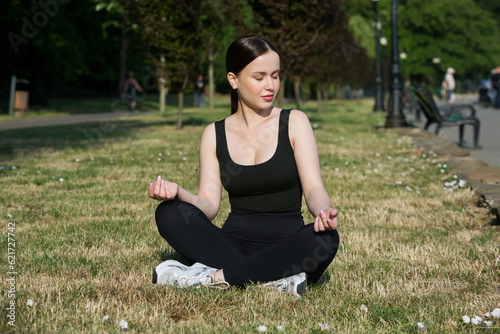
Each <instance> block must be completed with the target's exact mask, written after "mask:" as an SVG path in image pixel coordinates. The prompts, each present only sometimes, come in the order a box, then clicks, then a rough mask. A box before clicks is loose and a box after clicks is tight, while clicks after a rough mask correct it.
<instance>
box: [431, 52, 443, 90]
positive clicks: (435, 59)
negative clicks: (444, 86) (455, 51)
mask: <svg viewBox="0 0 500 334" xmlns="http://www.w3.org/2000/svg"><path fill="white" fill-rule="evenodd" d="M432 63H433V64H434V71H435V72H436V94H437V95H438V96H439V98H441V97H442V95H441V92H440V90H439V88H440V87H441V85H440V84H439V64H440V63H441V58H439V57H438V56H434V57H432Z"/></svg>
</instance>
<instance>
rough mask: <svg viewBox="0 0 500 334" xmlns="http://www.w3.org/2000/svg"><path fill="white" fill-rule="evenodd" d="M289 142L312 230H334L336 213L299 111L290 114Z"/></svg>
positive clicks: (306, 121)
mask: <svg viewBox="0 0 500 334" xmlns="http://www.w3.org/2000/svg"><path fill="white" fill-rule="evenodd" d="M289 131H290V140H291V143H292V146H293V149H294V154H295V161H296V163H297V169H298V171H299V177H300V182H301V185H302V190H303V191H304V198H305V200H306V204H307V207H308V209H309V211H310V212H311V214H312V215H313V216H314V217H316V219H315V231H317V232H318V231H324V230H332V229H335V228H337V213H338V212H337V210H336V209H334V208H332V207H331V202H330V197H329V195H328V193H327V192H326V190H325V187H324V186H323V180H322V179H321V170H320V164H319V156H318V148H317V144H316V138H315V137H314V132H313V130H312V127H311V124H310V122H309V119H308V118H307V116H306V115H305V114H304V113H303V112H301V111H299V110H292V112H291V113H290V130H289Z"/></svg>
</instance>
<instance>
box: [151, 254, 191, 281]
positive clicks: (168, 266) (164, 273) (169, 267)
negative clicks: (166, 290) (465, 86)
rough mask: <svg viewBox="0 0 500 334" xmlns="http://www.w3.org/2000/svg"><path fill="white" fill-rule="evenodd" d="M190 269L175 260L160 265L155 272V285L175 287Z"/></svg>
mask: <svg viewBox="0 0 500 334" xmlns="http://www.w3.org/2000/svg"><path fill="white" fill-rule="evenodd" d="M188 268H189V267H188V266H186V265H184V264H182V263H180V262H178V261H175V260H167V261H164V262H162V263H160V264H159V265H158V266H157V267H156V268H155V269H154V271H153V284H161V285H174V284H175V283H176V282H177V278H178V277H179V275H180V274H182V273H183V272H185V271H186V270H187V269H188Z"/></svg>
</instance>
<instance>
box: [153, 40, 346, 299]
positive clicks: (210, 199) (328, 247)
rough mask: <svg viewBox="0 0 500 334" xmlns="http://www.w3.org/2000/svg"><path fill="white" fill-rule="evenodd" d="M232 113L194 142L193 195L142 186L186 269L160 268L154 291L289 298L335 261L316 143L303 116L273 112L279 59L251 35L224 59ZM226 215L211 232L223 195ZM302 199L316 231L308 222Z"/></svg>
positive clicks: (157, 184)
mask: <svg viewBox="0 0 500 334" xmlns="http://www.w3.org/2000/svg"><path fill="white" fill-rule="evenodd" d="M226 70H227V79H228V81H229V84H230V85H231V87H232V92H231V115H230V116H228V117H227V118H225V119H223V120H220V121H217V122H215V123H212V124H210V125H208V126H207V127H206V128H205V129H204V131H203V134H202V137H201V143H200V153H199V154H200V180H199V188H198V192H197V194H193V193H191V192H189V191H187V190H185V189H183V188H181V187H180V186H179V185H178V184H177V183H174V182H172V180H168V181H167V180H163V179H162V178H161V177H160V176H158V178H157V180H155V181H154V182H153V183H151V184H150V185H149V189H148V194H149V196H150V197H151V198H153V199H156V200H159V201H161V203H160V205H159V206H158V207H157V209H156V223H157V226H158V230H159V232H160V235H161V236H162V237H163V238H165V240H166V241H167V242H168V243H169V244H170V245H171V246H172V247H173V248H174V249H175V250H176V251H177V252H179V253H180V254H182V255H183V256H184V257H185V258H186V260H187V261H189V262H190V263H194V264H193V265H192V266H190V267H189V266H186V265H184V264H181V263H179V262H178V261H174V260H167V261H165V262H163V263H161V264H159V265H158V266H157V267H156V268H155V270H154V273H153V283H157V284H168V285H177V286H180V287H185V286H213V287H222V288H226V287H229V286H245V285H247V284H250V283H261V284H263V285H266V286H271V287H276V288H278V289H283V290H286V291H289V292H291V293H292V294H293V295H295V296H296V297H298V296H299V294H300V293H302V292H304V291H305V288H306V285H307V282H308V281H309V282H317V281H318V280H319V278H320V277H321V275H322V274H323V273H324V271H325V270H326V268H327V267H328V265H329V264H330V263H331V262H332V260H333V258H334V257H335V254H336V253H337V249H338V245H339V236H338V233H337V230H336V229H337V224H338V221H337V214H338V211H337V210H336V209H334V208H332V205H331V202H330V197H329V195H328V194H327V192H326V190H325V188H324V186H323V181H322V179H321V174H320V164H319V157H318V150H317V145H316V139H315V137H314V133H313V129H312V127H311V124H310V122H309V119H308V118H307V116H306V115H305V114H304V113H303V112H301V111H300V110H285V109H280V108H276V107H273V106H272V104H273V101H274V98H275V97H276V95H277V93H278V90H279V87H280V79H279V75H280V57H279V55H278V53H277V51H276V49H275V48H274V46H273V45H272V44H271V43H269V42H268V41H266V40H264V39H262V38H260V37H257V36H244V37H240V38H238V39H237V40H236V41H234V42H233V43H232V44H231V45H230V47H229V48H228V50H227V54H226ZM223 187H224V188H225V190H226V191H227V192H228V194H229V201H230V204H231V213H230V214H229V216H228V217H227V219H226V220H225V222H224V224H223V226H222V228H219V227H217V226H215V225H214V224H213V223H212V220H213V219H214V218H215V217H216V215H217V213H218V211H219V208H220V204H221V195H222V188H223ZM302 195H304V198H305V202H306V204H307V207H308V209H309V211H310V212H311V214H312V215H313V216H314V223H310V224H305V223H304V219H303V216H302V213H301V206H302Z"/></svg>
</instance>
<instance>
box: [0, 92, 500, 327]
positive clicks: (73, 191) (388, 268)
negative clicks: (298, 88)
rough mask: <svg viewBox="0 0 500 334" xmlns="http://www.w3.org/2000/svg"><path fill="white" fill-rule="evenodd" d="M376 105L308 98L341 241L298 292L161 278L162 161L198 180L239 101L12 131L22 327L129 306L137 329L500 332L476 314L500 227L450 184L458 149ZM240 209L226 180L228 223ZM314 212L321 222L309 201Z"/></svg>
mask: <svg viewBox="0 0 500 334" xmlns="http://www.w3.org/2000/svg"><path fill="white" fill-rule="evenodd" d="M371 107H372V104H371V101H367V100H359V101H343V102H342V103H338V102H335V101H332V102H331V103H330V111H329V112H327V113H324V114H317V113H316V112H315V105H314V104H306V105H305V106H304V107H303V110H305V111H306V112H307V113H308V115H309V116H310V119H311V123H312V124H313V126H314V127H315V128H316V130H315V133H316V138H317V141H318V146H319V153H320V158H321V166H322V174H323V178H324V182H325V186H326V188H327V190H328V191H329V193H330V195H331V199H332V202H333V203H334V205H335V206H336V207H337V208H338V209H339V212H340V214H339V222H340V225H339V233H340V238H341V246H340V249H339V252H338V255H337V257H336V258H335V260H334V262H333V263H332V264H331V265H330V267H329V268H328V270H327V272H326V274H325V282H324V283H323V284H321V285H318V286H314V287H310V288H309V289H308V291H307V293H306V294H305V295H303V297H302V299H300V300H295V299H294V298H292V297H291V296H289V295H287V294H280V293H278V292H275V291H268V290H262V289H259V288H257V287H249V288H247V289H246V290H241V289H229V290H225V291H220V290H215V289H206V288H202V289H199V290H196V289H194V290H193V289H187V290H182V289H177V288H170V287H169V288H165V287H161V286H154V285H152V284H151V273H152V270H153V268H154V267H155V266H156V265H157V264H158V263H159V262H161V261H162V259H164V258H165V256H169V255H171V254H172V249H171V248H170V247H169V246H168V245H167V244H166V242H165V241H164V240H163V239H162V238H161V237H160V236H159V234H158V232H157V230H156V226H155V222H154V209H155V206H156V205H157V202H154V201H152V200H151V199H149V198H148V197H147V185H148V183H149V182H151V181H152V180H154V179H155V177H156V176H157V175H162V176H163V177H166V178H168V179H170V180H172V181H175V182H178V183H180V184H181V185H182V186H183V187H185V188H187V189H189V190H191V191H195V190H196V188H197V182H198V145H199V139H200V136H201V132H202V130H203V127H204V126H205V125H207V124H208V123H210V122H212V121H214V120H217V119H221V118H223V117H225V115H227V114H228V112H229V107H228V105H227V104H226V105H224V104H221V105H220V106H218V108H217V109H216V110H215V111H214V112H208V111H207V110H202V111H201V110H197V109H194V108H187V109H186V114H185V118H184V120H185V126H184V128H183V130H180V131H176V130H175V120H176V116H175V112H173V111H172V112H170V113H168V115H166V116H164V117H162V116H159V115H157V114H148V115H138V116H137V117H133V118H127V119H121V120H112V121H105V122H100V123H87V124H78V125H69V126H68V125H65V126H56V127H50V128H37V129H28V130H15V131H5V132H0V187H1V189H2V192H1V193H0V208H1V210H0V215H1V217H0V221H1V223H2V224H1V226H2V231H1V232H2V233H1V237H0V240H1V244H2V249H3V250H4V254H3V256H2V257H1V260H0V265H1V268H2V270H3V272H4V273H6V276H5V277H6V278H8V277H10V276H9V275H8V274H7V272H9V271H13V270H12V269H14V270H15V271H16V272H17V275H15V277H16V285H15V287H16V289H17V291H16V294H15V299H14V300H16V302H17V303H16V319H15V324H16V328H17V330H18V332H22V333H25V332H27V333H32V332H33V333H34V332H37V333H38V332H39V333H53V332H58V333H75V332H77V333H80V332H107V333H118V332H122V331H123V330H122V329H121V328H120V326H119V325H118V323H119V321H120V320H121V319H124V320H126V321H127V322H128V327H129V328H128V330H127V331H128V332H131V333H257V328H258V326H261V325H262V326H267V327H268V331H269V332H270V333H277V332H278V330H277V326H282V327H283V328H284V329H283V331H281V333H319V332H320V324H328V326H329V328H330V329H331V331H332V332H335V333H416V332H417V331H418V330H417V322H422V323H424V325H425V327H426V329H425V332H429V333H443V332H458V333H469V332H472V331H474V330H477V331H479V332H483V331H484V332H485V333H493V332H495V331H498V330H499V327H500V320H499V319H495V320H494V323H493V328H490V329H486V327H485V326H484V325H480V326H478V327H475V328H473V325H470V324H469V325H464V324H463V323H462V316H463V315H469V316H471V317H473V316H475V315H479V316H481V317H483V319H485V317H484V314H485V313H486V312H488V311H490V312H491V311H492V310H493V309H494V308H495V307H500V303H499V301H500V283H499V282H500V274H499V270H498V263H499V256H500V254H499V248H498V244H499V242H500V237H499V234H498V227H494V226H491V225H490V224H489V223H488V219H489V217H488V215H487V210H486V209H483V208H477V207H476V206H475V197H474V195H473V193H472V192H471V191H470V190H469V189H467V188H466V187H465V188H457V189H452V190H453V191H450V190H449V189H443V185H444V183H445V182H447V181H448V182H450V181H452V180H453V179H454V178H453V177H454V171H453V170H451V169H450V167H447V166H444V164H446V161H443V160H441V158H440V157H437V156H433V155H432V154H429V153H425V152H422V151H421V150H420V149H418V148H416V147H415V146H414V145H413V144H412V142H411V140H410V139H409V138H407V137H402V136H400V135H399V134H398V133H397V132H395V131H389V130H383V129H378V127H380V126H381V125H382V124H383V121H384V119H383V117H384V114H382V113H373V112H371ZM434 159H435V161H434ZM443 178H446V180H444V179H443ZM448 188H449V187H448ZM228 212H229V205H228V200H227V195H226V194H224V195H223V203H222V207H221V211H220V213H219V216H218V217H217V218H216V219H215V221H214V223H215V224H217V225H219V226H220V225H221V224H222V223H223V221H224V218H225V217H226V216H227V214H228ZM304 216H305V218H306V221H307V222H311V221H312V218H311V216H310V215H309V214H308V213H306V212H305V208H304ZM9 223H12V224H14V223H15V229H11V230H10V231H9V229H8V228H9V225H8V224H9ZM10 226H11V227H12V226H13V225H10ZM8 233H13V235H14V236H13V235H9V234H8ZM9 236H10V237H11V240H9V239H8V238H9ZM12 239H14V240H15V247H12V245H11V246H10V247H9V248H11V249H13V250H14V252H15V256H16V257H15V263H14V264H9V263H8V256H7V255H8V254H7V253H8V251H7V249H8V243H9V242H12ZM174 256H175V254H174ZM10 265H12V266H13V267H12V268H10V267H9V266H10ZM9 287H10V285H9V282H8V281H7V280H6V279H4V280H2V290H1V300H2V310H3V311H2V317H1V318H0V331H1V332H12V331H13V330H12V327H11V326H10V325H9V324H8V321H9V318H7V314H8V313H7V310H6V309H7V307H8V305H9V302H10V300H12V299H11V298H10V296H9V295H8V292H9ZM28 299H30V300H33V302H34V305H33V306H27V305H26V302H27V300H28ZM361 305H366V307H367V309H368V310H367V311H366V312H365V311H362V310H361ZM105 316H107V317H108V318H107V320H104V317H105Z"/></svg>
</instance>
